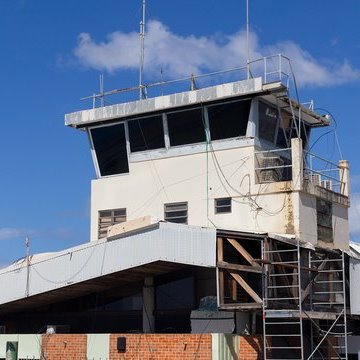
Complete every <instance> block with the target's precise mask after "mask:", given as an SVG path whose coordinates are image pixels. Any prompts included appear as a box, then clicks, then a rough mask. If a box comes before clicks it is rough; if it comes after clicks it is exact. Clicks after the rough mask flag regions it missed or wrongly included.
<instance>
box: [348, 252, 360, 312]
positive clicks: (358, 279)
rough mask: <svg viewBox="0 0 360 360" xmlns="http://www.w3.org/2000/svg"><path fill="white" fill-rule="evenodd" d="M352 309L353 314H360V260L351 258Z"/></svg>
mask: <svg viewBox="0 0 360 360" xmlns="http://www.w3.org/2000/svg"><path fill="white" fill-rule="evenodd" d="M349 268H350V269H349V270H350V311H351V314H352V315H360V289H359V283H360V260H358V259H355V258H350V263H349Z"/></svg>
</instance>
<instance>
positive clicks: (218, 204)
mask: <svg viewBox="0 0 360 360" xmlns="http://www.w3.org/2000/svg"><path fill="white" fill-rule="evenodd" d="M224 213H231V198H221V199H215V214H224Z"/></svg>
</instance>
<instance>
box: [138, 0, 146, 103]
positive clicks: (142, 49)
mask: <svg viewBox="0 0 360 360" xmlns="http://www.w3.org/2000/svg"><path fill="white" fill-rule="evenodd" d="M145 16H146V0H142V20H141V21H140V66H139V98H140V100H141V99H142V98H143V69H144V57H145Z"/></svg>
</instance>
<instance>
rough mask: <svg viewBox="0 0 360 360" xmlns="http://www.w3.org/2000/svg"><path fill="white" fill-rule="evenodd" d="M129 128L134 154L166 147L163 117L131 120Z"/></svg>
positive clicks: (131, 147)
mask: <svg viewBox="0 0 360 360" xmlns="http://www.w3.org/2000/svg"><path fill="white" fill-rule="evenodd" d="M128 127H129V138H130V149H131V151H132V152H137V151H146V150H153V149H160V148H164V147H165V140H164V129H163V120H162V115H158V116H152V117H146V118H142V119H135V120H131V121H129V122H128Z"/></svg>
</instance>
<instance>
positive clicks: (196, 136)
mask: <svg viewBox="0 0 360 360" xmlns="http://www.w3.org/2000/svg"><path fill="white" fill-rule="evenodd" d="M167 123H168V129H169V137H170V145H171V146H177V145H187V144H195V143H200V142H205V140H206V136H205V125H204V124H205V121H204V116H203V112H202V109H200V108H199V109H191V110H184V111H178V112H175V113H168V114H167Z"/></svg>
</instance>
